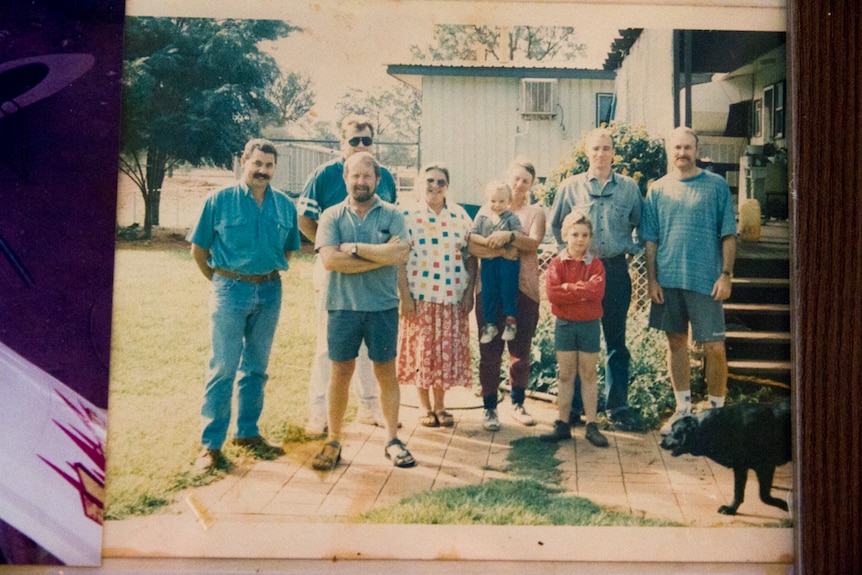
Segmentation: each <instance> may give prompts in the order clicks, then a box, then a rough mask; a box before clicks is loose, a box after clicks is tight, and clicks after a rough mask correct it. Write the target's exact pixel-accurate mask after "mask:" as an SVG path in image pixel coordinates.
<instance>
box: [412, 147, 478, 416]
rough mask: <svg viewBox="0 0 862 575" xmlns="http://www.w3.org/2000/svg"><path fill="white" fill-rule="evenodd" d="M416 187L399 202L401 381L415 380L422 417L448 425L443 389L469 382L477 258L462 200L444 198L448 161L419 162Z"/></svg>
mask: <svg viewBox="0 0 862 575" xmlns="http://www.w3.org/2000/svg"><path fill="white" fill-rule="evenodd" d="M417 188H418V194H417V195H418V196H419V197H418V201H417V202H416V204H415V205H413V206H410V207H409V208H407V209H405V210H404V218H405V220H406V223H407V231H408V233H409V234H410V259H409V260H408V262H407V266H406V273H405V272H404V269H403V268H402V272H401V274H400V275H399V278H398V285H399V290H400V292H401V310H400V312H401V322H400V323H401V326H400V331H399V334H398V360H397V367H398V381H399V382H400V383H402V384H412V385H415V386H416V390H417V392H418V394H419V401H420V403H421V404H422V408H423V409H424V410H425V412H426V415H425V416H424V417H421V418H420V420H419V423H421V424H422V425H424V426H426V427H438V426H443V427H452V425H454V417H453V416H452V414H451V413H449V412H448V411H446V403H445V396H446V390H448V389H449V388H451V387H454V386H459V385H462V386H466V387H470V386H471V385H472V383H473V374H472V366H471V362H470V311H471V310H472V309H473V297H474V293H473V292H474V288H475V281H476V268H477V265H476V259H475V258H473V257H471V256H470V255H469V254H468V253H467V241H468V237H469V235H470V228H471V221H470V216H468V215H467V212H466V211H465V210H464V209H463V208H462V207H461V206H459V205H458V204H455V203H451V204H450V203H449V202H447V201H446V192H447V191H448V190H449V170H448V169H447V168H446V167H445V166H443V165H441V164H432V165H429V166H427V167H426V168H424V169H423V170H422V171H421V172H420V180H419V183H418V186H417ZM432 396H433V397H432ZM432 399H433V402H432Z"/></svg>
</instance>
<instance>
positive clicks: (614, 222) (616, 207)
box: [551, 172, 643, 258]
mask: <svg viewBox="0 0 862 575" xmlns="http://www.w3.org/2000/svg"><path fill="white" fill-rule="evenodd" d="M576 209H580V210H583V211H585V212H586V213H587V215H588V216H589V218H590V220H592V223H593V240H592V243H591V244H590V250H591V251H592V252H593V254H595V255H596V256H598V257H599V258H612V257H614V256H618V255H620V254H633V255H634V254H639V253H641V252H642V251H643V247H642V246H640V245H638V244H637V243H636V242H635V239H634V236H633V232H634V231H635V229H636V228H637V227H638V226H639V225H640V223H641V212H642V209H643V200H642V198H641V193H640V188H638V185H637V184H636V183H635V181H634V180H633V179H631V178H629V177H628V176H623V175H622V174H616V173H614V172H611V177H610V179H609V180H608V182H607V183H606V184H605V185H604V187H601V183H600V182H599V180H598V178H595V177H590V175H589V172H583V173H581V174H576V175H574V176H570V177H568V178H566V179H565V180H563V182H562V183H561V184H560V186H559V188H558V189H557V198H556V200H555V201H554V214H553V217H552V219H551V229H552V230H553V232H554V238H555V239H556V240H557V243H558V244H560V245H565V243H566V242H565V241H564V240H563V237H562V226H563V220H564V219H565V218H566V216H567V215H569V213H571V212H572V211H573V210H576Z"/></svg>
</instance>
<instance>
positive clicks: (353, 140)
mask: <svg viewBox="0 0 862 575" xmlns="http://www.w3.org/2000/svg"><path fill="white" fill-rule="evenodd" d="M359 142H362V145H363V146H365V147H366V148H367V147H368V146H370V145H371V143H372V142H374V139H373V138H371V136H362V137H359V136H357V137H355V138H350V139H349V140H347V143H348V144H350V146H351V147H353V148H355V147H356V146H358V145H359Z"/></svg>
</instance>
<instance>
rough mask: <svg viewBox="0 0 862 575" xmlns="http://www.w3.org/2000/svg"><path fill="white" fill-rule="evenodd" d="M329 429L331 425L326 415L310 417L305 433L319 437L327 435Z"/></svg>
mask: <svg viewBox="0 0 862 575" xmlns="http://www.w3.org/2000/svg"><path fill="white" fill-rule="evenodd" d="M327 431H329V426H328V425H327V423H326V418H325V417H314V416H312V417H309V418H308V423H307V424H306V426H305V434H306V435H307V436H309V437H318V436H320V435H326V432H327Z"/></svg>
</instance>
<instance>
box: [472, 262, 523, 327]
mask: <svg viewBox="0 0 862 575" xmlns="http://www.w3.org/2000/svg"><path fill="white" fill-rule="evenodd" d="M520 271H521V260H507V259H506V258H504V257H499V258H488V259H483V260H482V267H481V268H479V273H480V274H481V278H482V294H481V296H482V309H484V310H485V314H486V317H488V318H496V317H497V316H498V315H500V310H501V309H502V310H503V315H505V316H510V317H515V316H516V315H517V313H518V274H519V273H520ZM482 327H484V326H481V325H480V326H479V329H482Z"/></svg>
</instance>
